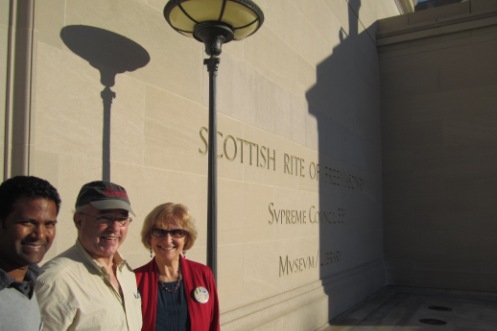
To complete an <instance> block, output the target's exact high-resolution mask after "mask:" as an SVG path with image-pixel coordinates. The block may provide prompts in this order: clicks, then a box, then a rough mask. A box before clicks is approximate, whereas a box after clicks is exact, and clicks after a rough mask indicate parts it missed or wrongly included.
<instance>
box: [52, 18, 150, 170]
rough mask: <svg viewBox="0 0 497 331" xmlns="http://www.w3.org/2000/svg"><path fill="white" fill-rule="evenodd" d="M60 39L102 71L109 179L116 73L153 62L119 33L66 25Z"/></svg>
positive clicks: (105, 165)
mask: <svg viewBox="0 0 497 331" xmlns="http://www.w3.org/2000/svg"><path fill="white" fill-rule="evenodd" d="M60 36H61V38H62V40H63V41H64V43H65V44H66V46H67V47H68V48H69V49H70V50H71V51H73V52H74V53H75V54H77V55H79V56H80V57H81V58H83V59H85V60H86V61H88V63H89V64H90V65H91V66H92V67H94V68H95V69H97V70H98V71H99V72H100V82H101V83H102V85H103V86H104V87H105V88H104V89H103V90H102V92H101V93H100V96H101V97H102V101H103V104H104V120H103V146H102V161H103V169H102V179H104V180H110V129H111V125H110V124H111V123H110V120H111V105H112V100H113V99H114V98H115V97H116V93H115V92H114V91H112V90H111V89H110V88H111V87H112V86H114V84H115V79H116V75H117V74H122V73H124V72H126V71H129V72H131V71H134V70H136V69H139V68H142V67H144V66H145V65H147V64H148V62H149V61H150V55H149V54H148V52H147V51H146V50H145V49H144V48H143V47H142V46H140V45H139V44H137V43H136V42H134V41H132V40H130V39H128V38H126V37H124V36H122V35H119V34H117V33H114V32H111V31H108V30H104V29H100V28H97V27H94V26H87V25H68V26H65V27H64V28H63V29H62V30H61V32H60Z"/></svg>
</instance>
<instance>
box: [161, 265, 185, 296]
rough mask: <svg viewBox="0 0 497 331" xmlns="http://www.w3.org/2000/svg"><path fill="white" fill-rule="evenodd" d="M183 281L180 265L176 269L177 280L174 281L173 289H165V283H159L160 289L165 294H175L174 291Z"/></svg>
mask: <svg viewBox="0 0 497 331" xmlns="http://www.w3.org/2000/svg"><path fill="white" fill-rule="evenodd" d="M182 279H183V275H182V274H181V265H180V266H179V267H178V279H177V280H176V282H175V284H174V287H173V288H169V287H167V285H166V282H159V284H160V287H161V288H162V289H163V290H166V291H167V292H169V293H176V291H177V290H178V288H179V287H180V285H181V280H182Z"/></svg>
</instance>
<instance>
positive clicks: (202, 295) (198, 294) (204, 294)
mask: <svg viewBox="0 0 497 331" xmlns="http://www.w3.org/2000/svg"><path fill="white" fill-rule="evenodd" d="M193 296H194V297H195V300H197V302H199V303H207V301H209V291H207V289H206V288H205V287H202V286H199V287H197V288H196V289H195V291H194V292H193Z"/></svg>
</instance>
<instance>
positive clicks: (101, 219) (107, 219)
mask: <svg viewBox="0 0 497 331" xmlns="http://www.w3.org/2000/svg"><path fill="white" fill-rule="evenodd" d="M79 213H80V214H83V215H85V216H90V217H93V218H94V219H96V220H97V224H98V225H106V226H112V225H114V222H117V223H118V224H119V226H120V227H125V226H126V225H128V224H129V223H131V222H133V219H132V218H131V217H129V216H113V215H98V216H95V215H90V214H86V213H83V212H79Z"/></svg>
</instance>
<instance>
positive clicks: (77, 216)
mask: <svg viewBox="0 0 497 331" xmlns="http://www.w3.org/2000/svg"><path fill="white" fill-rule="evenodd" d="M72 219H73V221H74V224H75V225H76V228H78V229H79V227H80V226H81V214H80V213H78V212H76V213H74V215H73V216H72Z"/></svg>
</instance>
